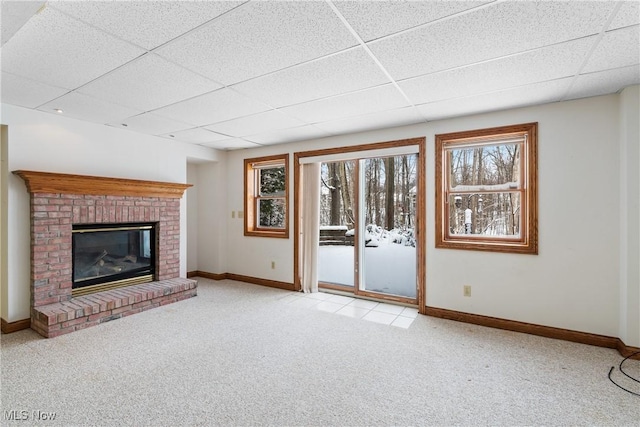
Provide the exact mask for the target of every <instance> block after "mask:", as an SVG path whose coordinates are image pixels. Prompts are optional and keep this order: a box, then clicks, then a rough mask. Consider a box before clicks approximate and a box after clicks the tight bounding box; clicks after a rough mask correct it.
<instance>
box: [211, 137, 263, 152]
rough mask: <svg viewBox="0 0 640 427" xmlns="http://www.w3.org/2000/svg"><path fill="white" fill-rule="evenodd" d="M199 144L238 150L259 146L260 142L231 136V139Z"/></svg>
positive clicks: (219, 148) (220, 148)
mask: <svg viewBox="0 0 640 427" xmlns="http://www.w3.org/2000/svg"><path fill="white" fill-rule="evenodd" d="M200 145H203V146H205V147H210V148H216V149H218V150H239V149H242V148H255V147H259V146H260V144H256V143H255V142H251V141H247V140H244V139H241V138H232V139H225V140H222V141H215V142H207V143H204V144H200Z"/></svg>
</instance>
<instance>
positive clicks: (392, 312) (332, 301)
mask: <svg viewBox="0 0 640 427" xmlns="http://www.w3.org/2000/svg"><path fill="white" fill-rule="evenodd" d="M281 301H283V302H284V303H286V304H291V305H294V306H298V307H308V308H311V309H315V310H321V311H326V312H328V313H335V314H339V315H342V316H348V317H354V318H357V319H363V320H368V321H370V322H376V323H382V324H385V325H391V326H396V327H399V328H405V329H406V328H408V327H409V326H411V323H413V320H414V319H415V318H416V317H417V316H418V309H417V308H413V307H405V306H402V305H395V304H389V303H386V302H376V301H369V300H364V299H359V298H353V297H349V296H344V295H334V294H329V293H326V292H315V293H309V294H305V293H303V292H292V293H290V294H288V295H286V296H284V297H283V298H282V299H281Z"/></svg>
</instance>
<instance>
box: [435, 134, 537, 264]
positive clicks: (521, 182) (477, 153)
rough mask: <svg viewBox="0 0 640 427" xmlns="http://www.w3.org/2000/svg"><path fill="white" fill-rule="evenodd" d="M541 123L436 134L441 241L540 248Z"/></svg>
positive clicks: (467, 246)
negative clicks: (539, 182)
mask: <svg viewBox="0 0 640 427" xmlns="http://www.w3.org/2000/svg"><path fill="white" fill-rule="evenodd" d="M536 153H537V124H536V123H530V124H523V125H514V126H506V127H501V128H492V129H482V130H475V131H467V132H457V133H450V134H442V135H436V206H437V209H438V210H437V213H436V247H439V248H450V249H451V248H457V249H472V250H487V251H499V252H519V253H529V254H536V253H537V250H538V249H537V248H538V245H537V192H536V189H537V173H536V172H537V170H536V168H537V160H536Z"/></svg>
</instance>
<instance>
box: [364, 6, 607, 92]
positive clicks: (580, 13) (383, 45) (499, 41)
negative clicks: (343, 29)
mask: <svg viewBox="0 0 640 427" xmlns="http://www.w3.org/2000/svg"><path fill="white" fill-rule="evenodd" d="M614 6H615V4H614V3H613V2H569V1H566V2H557V1H550V2H546V1H544V2H528V1H506V2H500V3H496V4H493V5H490V6H488V7H484V8H480V9H478V10H477V11H474V12H472V13H468V14H464V15H461V16H458V17H454V18H451V19H447V20H444V21H439V22H436V23H434V24H433V25H427V26H425V27H421V28H419V29H416V30H414V31H410V32H407V33H402V34H399V35H397V36H391V37H389V38H384V39H381V40H378V41H375V42H372V43H370V44H369V46H370V47H371V50H372V51H373V53H374V54H375V55H376V57H377V58H378V59H379V60H380V61H381V63H382V65H383V66H385V68H386V69H387V70H388V71H389V72H390V74H391V75H392V76H393V77H394V78H395V79H396V80H402V79H405V78H409V77H413V76H418V75H422V74H428V73H432V72H436V71H440V70H446V69H449V68H453V67H458V66H461V65H466V64H472V63H475V62H478V61H486V60H488V59H492V58H499V57H501V56H505V55H510V54H513V53H517V52H522V51H525V50H529V49H534V48H538V47H542V46H546V45H550V44H554V43H559V42H562V41H567V40H572V39H576V38H580V37H585V36H589V35H594V34H597V33H599V32H600V31H601V30H602V28H603V26H604V24H605V23H606V21H607V18H608V16H609V15H610V13H611V11H612V9H613V7H614Z"/></svg>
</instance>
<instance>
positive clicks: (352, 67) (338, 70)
mask: <svg viewBox="0 0 640 427" xmlns="http://www.w3.org/2000/svg"><path fill="white" fill-rule="evenodd" d="M388 82H389V79H388V78H387V77H386V76H385V75H384V73H383V72H382V71H381V70H380V68H379V67H378V66H377V65H376V64H375V62H374V61H373V59H371V57H370V56H369V55H368V54H367V53H366V52H365V51H364V49H363V48H360V47H358V48H355V49H350V50H348V51H346V52H342V53H339V54H336V55H332V56H328V57H325V58H322V59H318V60H316V61H312V62H307V63H305V64H302V65H299V66H296V67H292V68H287V69H286V70H282V71H279V72H276V73H273V74H269V75H266V76H263V77H258V78H256V79H252V80H249V81H246V82H243V83H239V84H237V85H235V86H234V88H235V89H237V90H238V91H240V92H243V93H247V94H251V96H253V97H255V98H257V99H260V100H262V101H264V102H266V103H267V104H269V105H271V106H272V107H283V106H286V105H293V104H298V103H301V102H307V101H312V100H314V99H320V98H325V97H328V96H333V95H338V94H340V93H345V92H351V91H355V90H360V89H366V88H368V87H372V86H377V85H380V84H384V83H388Z"/></svg>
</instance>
